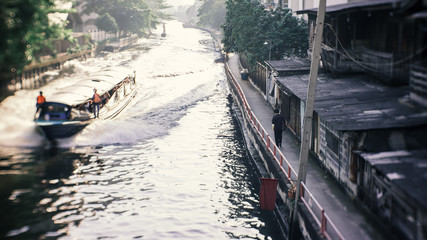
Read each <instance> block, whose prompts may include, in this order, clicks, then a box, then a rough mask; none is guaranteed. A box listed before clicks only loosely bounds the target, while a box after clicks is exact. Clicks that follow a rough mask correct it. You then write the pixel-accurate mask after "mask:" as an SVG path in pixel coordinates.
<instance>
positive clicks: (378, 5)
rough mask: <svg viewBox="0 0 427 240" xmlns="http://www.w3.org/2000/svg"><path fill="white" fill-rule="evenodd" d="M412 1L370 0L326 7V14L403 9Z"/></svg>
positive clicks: (307, 11) (314, 9) (309, 10)
mask: <svg viewBox="0 0 427 240" xmlns="http://www.w3.org/2000/svg"><path fill="white" fill-rule="evenodd" d="M410 1H411V0H369V1H364V2H350V3H345V4H337V5H329V6H326V13H337V12H345V11H349V12H350V11H351V12H353V11H363V10H381V9H396V8H401V7H402V5H403V4H407V3H408V2H410ZM296 12H297V14H304V13H312V14H317V8H312V9H304V10H299V11H296Z"/></svg>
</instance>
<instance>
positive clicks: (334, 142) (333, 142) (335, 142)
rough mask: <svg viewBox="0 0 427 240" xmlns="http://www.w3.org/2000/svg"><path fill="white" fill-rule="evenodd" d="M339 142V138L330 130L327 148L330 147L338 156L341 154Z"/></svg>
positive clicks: (327, 133) (327, 131)
mask: <svg viewBox="0 0 427 240" xmlns="http://www.w3.org/2000/svg"><path fill="white" fill-rule="evenodd" d="M339 142H340V140H339V138H337V137H336V136H335V135H334V134H333V133H331V132H330V131H329V130H326V146H328V148H329V149H330V150H332V152H334V153H335V154H336V155H337V156H338V154H339V151H338V150H339Z"/></svg>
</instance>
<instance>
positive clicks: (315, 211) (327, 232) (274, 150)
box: [225, 62, 344, 239]
mask: <svg viewBox="0 0 427 240" xmlns="http://www.w3.org/2000/svg"><path fill="white" fill-rule="evenodd" d="M225 66H226V74H227V76H228V78H229V79H231V82H232V83H233V85H234V87H235V89H236V90H237V92H238V94H239V97H240V98H241V100H242V102H243V107H244V110H245V111H244V112H245V114H246V116H247V118H248V119H249V121H250V123H251V125H252V127H253V128H254V129H255V130H256V132H257V133H258V134H259V136H260V137H261V139H262V141H263V142H264V144H265V146H266V147H267V150H268V151H269V152H270V153H271V154H272V155H273V157H274V160H275V161H276V162H277V164H278V165H279V166H280V169H281V171H282V172H283V174H285V176H286V178H287V179H288V180H289V181H290V182H292V180H291V179H292V178H294V179H296V178H298V174H297V172H296V171H295V169H294V168H293V167H292V166H291V164H290V163H289V161H288V160H287V159H286V157H285V156H284V155H283V153H282V152H281V151H280V150H279V149H278V147H277V145H276V144H275V143H274V141H273V140H272V138H271V137H270V135H269V134H268V133H267V131H266V130H265V129H264V127H263V126H262V125H261V123H260V121H259V120H258V118H257V117H256V116H255V114H254V113H253V111H252V109H251V107H250V106H249V104H248V101H247V99H246V96H245V94H244V92H243V90H242V88H241V87H240V84H239V83H238V82H237V80H236V79H235V77H234V75H233V74H232V73H231V70H230V67H229V66H228V63H227V62H226V63H225ZM304 191H305V192H306V193H305V192H304ZM307 197H308V199H307ZM300 200H301V201H302V202H303V204H304V205H305V206H306V208H307V210H308V212H309V213H310V214H311V216H312V217H313V218H314V220H315V221H316V222H317V224H318V225H319V228H320V232H319V234H320V235H321V236H322V237H325V238H326V239H344V237H343V236H342V234H341V232H340V231H339V230H338V228H337V227H336V226H335V224H334V223H333V222H332V220H331V219H330V218H329V217H328V215H327V214H326V213H325V210H324V209H323V208H322V207H321V206H320V204H319V203H318V201H317V200H316V199H315V198H314V197H313V195H312V194H311V192H310V191H309V190H308V188H307V187H306V185H305V184H304V183H301V199H300ZM313 203H314V204H313ZM327 226H330V227H327Z"/></svg>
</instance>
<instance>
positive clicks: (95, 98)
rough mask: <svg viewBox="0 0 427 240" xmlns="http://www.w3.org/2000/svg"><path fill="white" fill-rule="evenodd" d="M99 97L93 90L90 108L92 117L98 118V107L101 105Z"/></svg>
mask: <svg viewBox="0 0 427 240" xmlns="http://www.w3.org/2000/svg"><path fill="white" fill-rule="evenodd" d="M101 102H102V101H101V97H100V96H99V95H98V93H96V88H94V89H93V97H92V106H93V117H94V118H99V106H100V105H101Z"/></svg>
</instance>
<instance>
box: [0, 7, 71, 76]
mask: <svg viewBox="0 0 427 240" xmlns="http://www.w3.org/2000/svg"><path fill="white" fill-rule="evenodd" d="M54 7H55V5H54V1H53V0H1V1H0V32H1V33H2V37H1V38H0V74H1V75H2V77H4V75H5V74H8V73H10V72H18V73H19V72H20V71H21V70H22V69H23V68H24V66H25V65H27V64H28V63H30V62H31V61H32V60H34V59H36V58H37V53H38V52H39V51H41V50H42V49H43V48H46V47H48V48H52V47H53V44H52V42H53V41H54V40H56V39H65V38H68V37H69V32H67V31H65V30H64V28H63V26H62V25H61V24H58V23H52V22H51V21H50V20H49V18H48V14H49V13H55V12H64V11H63V10H57V9H55V8H54Z"/></svg>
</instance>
